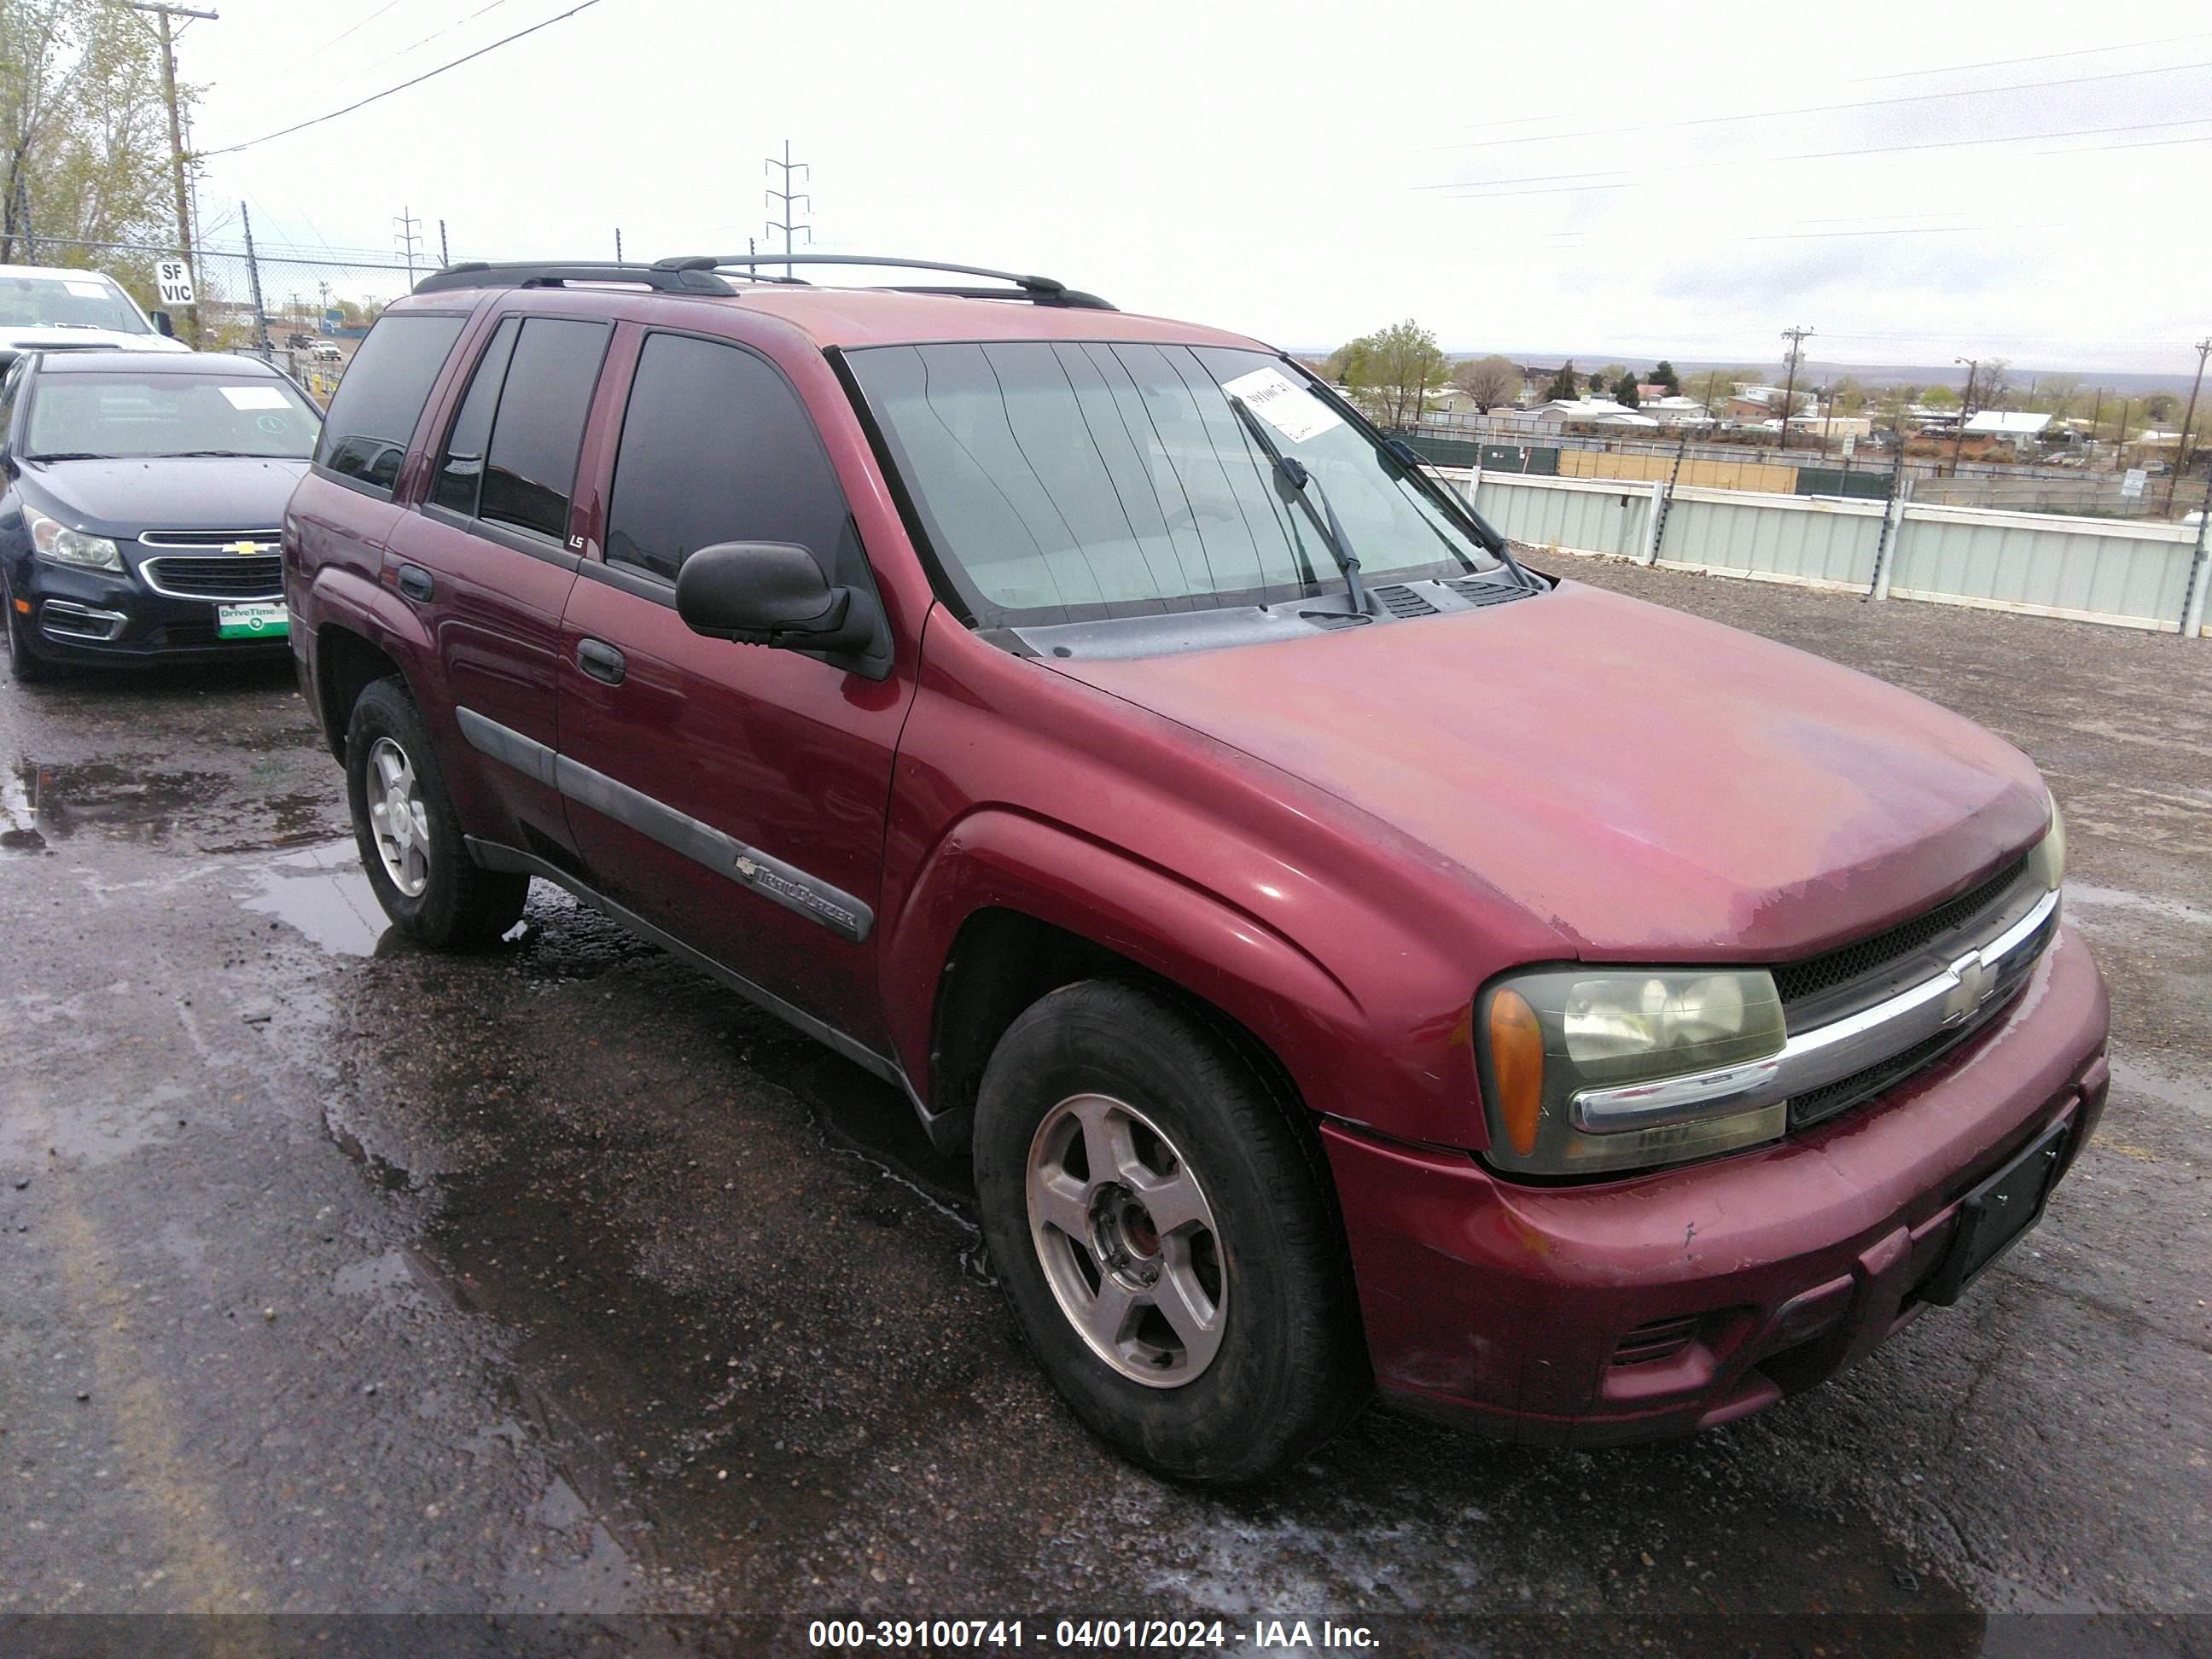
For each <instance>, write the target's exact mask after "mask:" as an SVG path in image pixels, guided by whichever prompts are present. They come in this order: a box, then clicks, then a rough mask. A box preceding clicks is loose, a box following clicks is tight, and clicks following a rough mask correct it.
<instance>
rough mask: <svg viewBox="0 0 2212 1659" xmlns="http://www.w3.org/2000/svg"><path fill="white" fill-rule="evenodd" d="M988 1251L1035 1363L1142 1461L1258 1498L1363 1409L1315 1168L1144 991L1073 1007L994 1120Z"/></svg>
mask: <svg viewBox="0 0 2212 1659" xmlns="http://www.w3.org/2000/svg"><path fill="white" fill-rule="evenodd" d="M975 1188H976V1196H977V1200H978V1204H979V1207H980V1209H981V1215H982V1222H983V1231H984V1234H985V1236H986V1237H987V1239H988V1241H989V1243H990V1247H991V1259H992V1261H993V1262H994V1265H995V1266H996V1267H997V1269H998V1272H999V1274H1000V1280H1001V1282H1002V1283H1003V1284H1004V1285H1005V1287H1006V1294H1007V1296H1008V1298H1009V1299H1010V1300H1011V1301H1012V1304H1013V1308H1014V1312H1015V1315H1016V1316H1017V1317H1018V1319H1019V1321H1020V1322H1021V1326H1022V1330H1023V1333H1024V1335H1025V1336H1026V1337H1027V1338H1028V1340H1029V1344H1030V1348H1031V1349H1032V1351H1034V1352H1035V1353H1036V1356H1037V1358H1038V1359H1039V1360H1040V1361H1041V1362H1042V1364H1043V1366H1044V1369H1045V1371H1046V1373H1047V1375H1048V1376H1050V1378H1051V1379H1052V1382H1053V1384H1054V1387H1056V1388H1057V1389H1059V1390H1060V1393H1061V1395H1064V1396H1065V1397H1066V1400H1067V1401H1068V1403H1069V1405H1071V1406H1072V1407H1073V1408H1074V1410H1075V1412H1076V1414H1077V1415H1078V1416H1079V1417H1080V1418H1081V1419H1083V1420H1084V1422H1085V1424H1086V1425H1088V1426H1089V1427H1090V1428H1091V1430H1092V1431H1094V1432H1095V1433H1097V1435H1099V1436H1100V1437H1102V1438H1103V1439H1104V1440H1106V1441H1107V1442H1109V1443H1110V1444H1112V1445H1113V1446H1114V1447H1115V1449H1117V1450H1119V1451H1121V1453H1122V1454H1123V1455H1126V1456H1127V1457H1129V1458H1131V1459H1132V1460H1133V1461H1134V1462H1138V1463H1140V1464H1142V1465H1144V1466H1145V1467H1146V1468H1149V1469H1152V1470H1153V1471H1154V1472H1155V1473H1157V1474H1164V1475H1167V1476H1169V1477H1170V1478H1172V1479H1176V1480H1188V1481H1192V1482H1195V1483H1199V1484H1203V1485H1230V1484H1233V1483H1237V1482H1240V1481H1247V1480H1258V1479H1260V1478H1261V1477H1263V1476H1266V1475H1267V1474H1273V1473H1274V1472H1275V1471H1277V1470H1279V1469H1280V1468H1284V1467H1285V1465H1287V1464H1289V1463H1290V1462H1293V1461H1295V1460H1296V1459H1297V1457H1299V1456H1301V1455H1304V1453H1305V1452H1306V1451H1307V1450H1309V1449H1311V1448H1312V1447H1314V1446H1316V1445H1317V1444H1319V1443H1321V1442H1322V1440H1324V1439H1325V1438H1327V1437H1328V1436H1329V1435H1330V1434H1331V1433H1333V1432H1334V1431H1335V1430H1336V1428H1337V1427H1338V1426H1339V1425H1340V1424H1341V1423H1342V1422H1343V1421H1344V1420H1345V1419H1346V1417H1347V1416H1348V1415H1349V1414H1350V1413H1351V1412H1352V1410H1353V1409H1354V1408H1355V1407H1357V1406H1358V1403H1359V1401H1360V1399H1361V1397H1362V1395H1363V1394H1364V1387H1365V1381H1366V1372H1365V1363H1364V1358H1363V1356H1362V1354H1361V1352H1360V1345H1359V1341H1358V1324H1357V1319H1356V1316H1355V1315H1354V1313H1353V1310H1352V1297H1351V1289H1350V1283H1349V1279H1350V1275H1349V1273H1348V1272H1347V1271H1346V1265H1345V1262H1344V1258H1343V1252H1342V1247H1341V1245H1340V1243H1339V1242H1338V1236H1337V1231H1336V1228H1335V1225H1334V1219H1333V1217H1332V1215H1331V1212H1330V1210H1329V1206H1328V1198H1327V1194H1326V1189H1325V1188H1324V1186H1323V1183H1322V1176H1321V1172H1320V1170H1319V1169H1318V1168H1317V1166H1316V1157H1315V1155H1314V1154H1313V1153H1312V1152H1310V1149H1309V1147H1308V1146H1307V1145H1306V1144H1305V1143H1304V1141H1302V1139H1301V1138H1300V1137H1299V1135H1298V1134H1297V1131H1296V1129H1295V1127H1294V1126H1293V1125H1292V1124H1291V1121H1289V1120H1288V1119H1286V1118H1285V1115H1284V1111H1283V1109H1282V1107H1281V1106H1280V1105H1279V1104H1278V1103H1277V1102H1276V1100H1275V1099H1274V1098H1273V1097H1272V1095H1271V1094H1270V1093H1269V1091H1268V1090H1267V1087H1266V1085H1264V1083H1263V1082H1262V1081H1261V1079H1260V1078H1259V1077H1258V1076H1257V1075H1256V1074H1255V1072H1254V1071H1253V1068H1252V1067H1251V1066H1249V1065H1248V1064H1247V1063H1246V1062H1245V1061H1244V1060H1243V1058H1242V1057H1241V1056H1240V1055H1239V1054H1237V1052H1236V1051H1235V1049H1234V1048H1231V1046H1230V1045H1229V1044H1228V1043H1226V1042H1224V1041H1223V1040H1222V1038H1221V1037H1220V1036H1218V1034H1217V1033H1215V1032H1214V1031H1213V1030H1211V1029H1209V1027H1208V1026H1207V1025H1206V1024H1204V1023H1203V1022H1202V1021H1201V1020H1200V1019H1199V1018H1196V1017H1194V1015H1193V1014H1192V1013H1191V1012H1188V1011H1186V1010H1185V1009H1183V1008H1182V1007H1180V1006H1177V1005H1176V1004H1175V1003H1174V1002H1172V1001H1170V1000H1168V999H1167V998H1166V997H1164V996H1163V995H1161V994H1158V993H1156V992H1154V991H1152V990H1149V989H1147V988H1145V987H1139V986H1135V985H1127V984H1121V983H1116V982H1112V981H1087V982H1085V983H1083V984H1079V985H1073V986H1069V987H1066V988H1064V989H1062V990H1059V991H1055V992H1054V993H1053V994H1051V995H1050V996H1048V997H1046V998H1044V999H1042V1000H1041V1001H1039V1002H1038V1003H1036V1005H1035V1006H1032V1007H1031V1008H1030V1009H1029V1010H1028V1012H1025V1013H1024V1014H1023V1015H1022V1016H1021V1017H1020V1018H1018V1019H1017V1020H1016V1021H1015V1022H1014V1023H1013V1024H1012V1026H1011V1027H1010V1028H1009V1029H1008V1030H1007V1032H1006V1036H1005V1037H1004V1038H1003V1039H1002V1040H1001V1041H1000V1044H999V1047H998V1048H997V1050H996V1051H995V1052H994V1054H992V1057H991V1061H990V1065H989V1066H988V1067H987V1069H986V1071H985V1073H984V1077H983V1086H982V1091H981V1097H980V1099H979V1100H978V1102H977V1104H976V1113H975Z"/></svg>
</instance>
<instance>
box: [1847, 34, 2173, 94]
mask: <svg viewBox="0 0 2212 1659" xmlns="http://www.w3.org/2000/svg"><path fill="white" fill-rule="evenodd" d="M2185 40H2212V33H2202V32H2200V33H2196V34H2168V35H2163V36H2161V37H2160V38H2159V39H2158V40H2129V41H2125V42H2124V43H2122V44H2121V45H2119V46H2075V48H2074V49H2073V50H2071V51H2070V52H2035V53H2033V54H2032V55H2030V56H2028V57H2026V58H1990V59H1988V60H1987V61H1985V62H1983V63H1979V64H1946V65H1945V66H1944V67H1942V69H1920V70H1890V71H1889V72H1888V73H1887V74H1884V75H1858V76H1852V77H1851V84H1852V85H1854V86H1859V85H1863V84H1864V83H1866V82H1870V81H1910V80H1913V79H1915V78H1916V77H1917V76H1923V75H1957V74H1959V73H1960V72H1962V71H1964V70H1981V69H2009V68H2011V67H2012V66H2013V65H2014V64H2048V63H2051V62H2052V61H2053V60H2055V59H2057V58H2096V57H2100V56H2103V55H2105V54H2107V53H2111V52H2137V51H2140V50H2142V48H2143V47H2145V46H2179V45H2180V44H2181V43H2182V42H2183V41H2185Z"/></svg>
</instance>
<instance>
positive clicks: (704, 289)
mask: <svg viewBox="0 0 2212 1659" xmlns="http://www.w3.org/2000/svg"><path fill="white" fill-rule="evenodd" d="M568 283H637V284H638V285H640V286H641V287H644V288H649V289H653V291H654V292H656V293H659V294H735V293H736V292H737V291H738V290H737V289H734V288H732V287H731V286H730V285H729V283H727V282H726V281H725V280H724V279H723V278H721V277H720V276H716V275H715V274H714V270H713V268H712V267H711V266H686V267H684V268H683V269H680V270H679V269H677V268H676V267H674V266H671V265H670V264H668V263H667V262H666V261H665V260H664V261H663V262H662V263H661V264H657V265H632V264H613V263H611V262H610V263H607V264H595V263H592V262H590V261H585V262H581V263H576V262H568V263H563V264H542V263H538V262H536V261H525V262H522V263H519V264H489V263H487V262H486V261H484V260H482V259H471V260H467V261H465V263H463V264H458V265H447V267H446V268H445V269H444V270H437V271H433V272H432V273H431V274H430V275H429V276H425V277H424V278H423V279H422V281H421V282H419V283H416V284H415V292H416V293H417V294H442V293H444V292H446V291H447V289H457V288H561V287H563V286H565V285H566V284H568Z"/></svg>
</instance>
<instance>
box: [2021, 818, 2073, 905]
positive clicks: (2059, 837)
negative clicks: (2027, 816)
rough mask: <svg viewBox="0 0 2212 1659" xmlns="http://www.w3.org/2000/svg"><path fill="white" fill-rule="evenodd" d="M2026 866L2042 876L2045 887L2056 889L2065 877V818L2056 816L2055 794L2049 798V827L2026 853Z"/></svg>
mask: <svg viewBox="0 0 2212 1659" xmlns="http://www.w3.org/2000/svg"><path fill="white" fill-rule="evenodd" d="M2027 866H2028V868H2029V869H2031V870H2033V871H2034V872H2035V873H2036V874H2037V875H2038V876H2039V877H2040V878H2042V881H2043V884H2044V886H2045V888H2049V889H2056V888H2057V885H2058V884H2060V883H2061V882H2063V881H2064V880H2065V879H2066V820H2065V819H2063V818H2062V817H2059V816H2058V798H2057V796H2056V795H2053V796H2052V797H2051V828H2050V829H2046V830H2045V831H2044V834H2043V839H2042V840H2041V841H2039V842H2036V843H2035V846H2034V848H2033V850H2032V851H2031V852H2030V853H2029V854H2028V855H2027Z"/></svg>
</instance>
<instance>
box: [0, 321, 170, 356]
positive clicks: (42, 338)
mask: <svg viewBox="0 0 2212 1659" xmlns="http://www.w3.org/2000/svg"><path fill="white" fill-rule="evenodd" d="M94 349H100V350H105V351H190V350H191V347H190V346H188V345H186V344H185V343H184V342H183V341H182V340H172V339H170V338H168V337H167V336H165V335H161V334H125V333H121V332H119V331H117V330H114V329H111V328H40V327H37V326H36V325H33V326H31V327H27V328H0V350H4V351H90V350H94Z"/></svg>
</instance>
